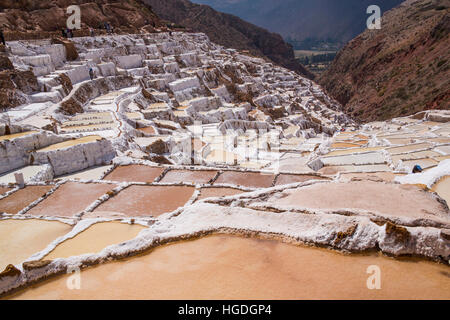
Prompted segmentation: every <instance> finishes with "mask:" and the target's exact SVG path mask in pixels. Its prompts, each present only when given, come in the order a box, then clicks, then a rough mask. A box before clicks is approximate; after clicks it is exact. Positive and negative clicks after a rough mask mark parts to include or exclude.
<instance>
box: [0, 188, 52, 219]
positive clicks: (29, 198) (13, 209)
mask: <svg viewBox="0 0 450 320" xmlns="http://www.w3.org/2000/svg"><path fill="white" fill-rule="evenodd" d="M52 187H53V186H28V187H25V188H24V189H21V190H19V191H17V192H14V193H13V194H12V195H10V196H8V197H6V198H4V199H2V200H0V212H6V213H10V214H16V213H18V212H19V211H20V210H22V209H23V208H25V207H26V206H28V205H29V204H30V203H32V202H34V201H36V200H37V199H39V198H40V197H42V196H44V195H45V194H46V193H47V192H49V191H50V190H51V189H52Z"/></svg>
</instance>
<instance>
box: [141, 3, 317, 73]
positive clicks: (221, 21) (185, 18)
mask: <svg viewBox="0 0 450 320" xmlns="http://www.w3.org/2000/svg"><path fill="white" fill-rule="evenodd" d="M142 1H143V2H144V3H146V4H148V5H150V6H151V7H152V9H153V10H154V11H155V12H156V14H158V15H159V16H160V17H161V18H163V19H166V20H169V21H171V22H174V23H175V24H177V25H181V26H184V27H187V28H190V29H192V30H194V31H197V32H204V33H206V34H207V35H208V36H209V38H210V39H211V41H213V42H215V43H218V44H221V45H223V46H225V47H229V48H234V49H238V50H248V51H249V52H250V53H251V54H253V55H256V56H259V57H266V58H269V59H270V60H272V61H273V62H275V63H277V64H279V65H281V66H283V67H285V68H288V69H291V70H294V71H296V72H298V73H299V74H301V75H303V76H306V77H308V78H310V79H312V78H313V77H314V76H313V75H312V74H311V73H310V72H309V71H308V70H307V69H306V68H305V67H303V66H302V65H301V64H300V63H298V62H297V61H296V60H295V57H294V51H293V49H292V46H291V45H290V44H288V43H286V42H285V41H284V40H283V38H282V37H281V36H280V35H279V34H276V33H271V32H269V31H267V30H265V29H263V28H260V27H257V26H255V25H253V24H251V23H248V22H246V21H244V20H242V19H240V18H238V17H236V16H233V15H230V14H225V13H221V12H218V11H215V10H214V9H212V8H211V7H209V6H206V5H198V4H194V3H192V2H190V1H187V0H142Z"/></svg>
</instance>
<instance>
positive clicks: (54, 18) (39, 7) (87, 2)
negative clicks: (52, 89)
mask: <svg viewBox="0 0 450 320" xmlns="http://www.w3.org/2000/svg"><path fill="white" fill-rule="evenodd" d="M71 5H79V6H80V8H81V26H82V29H84V31H85V32H86V31H87V28H86V27H92V28H99V26H100V25H101V24H102V23H104V22H109V23H110V24H111V25H112V26H113V27H114V28H115V30H116V31H118V32H120V31H121V30H122V31H129V32H133V31H137V30H139V29H140V28H143V27H145V26H146V25H147V26H148V27H149V28H151V27H153V26H160V25H162V22H161V20H160V19H159V18H158V17H157V16H156V15H155V14H154V13H153V12H152V11H151V10H150V8H149V7H148V6H146V5H144V4H143V3H141V2H140V1H135V0H121V1H119V0H76V1H74V0H19V1H15V0H2V1H1V2H0V27H1V28H3V29H4V31H5V33H6V37H7V40H14V39H20V38H23V37H24V34H25V37H26V35H27V34H28V35H29V36H30V37H31V36H32V35H35V37H39V36H40V35H41V36H43V37H45V36H46V35H47V33H50V32H55V31H59V30H61V29H62V28H65V27H66V21H67V18H68V17H69V14H67V12H66V10H67V7H69V6H71Z"/></svg>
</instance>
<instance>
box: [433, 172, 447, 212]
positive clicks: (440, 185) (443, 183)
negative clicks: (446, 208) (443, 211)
mask: <svg viewBox="0 0 450 320" xmlns="http://www.w3.org/2000/svg"><path fill="white" fill-rule="evenodd" d="M432 190H433V191H434V192H436V193H437V194H438V195H439V196H440V197H441V198H442V199H444V200H445V201H446V202H447V205H450V176H446V177H444V178H442V179H441V180H439V181H438V182H437V183H436V184H435V185H434V186H433V188H432Z"/></svg>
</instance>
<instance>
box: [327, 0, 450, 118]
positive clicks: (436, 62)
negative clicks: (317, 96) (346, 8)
mask: <svg viewBox="0 0 450 320" xmlns="http://www.w3.org/2000/svg"><path fill="white" fill-rule="evenodd" d="M449 12H450V1H448V0H434V1H425V0H419V1H413V0H410V1H409V0H408V1H405V2H404V3H403V4H402V5H400V6H399V7H398V8H395V9H393V10H391V11H389V12H387V13H386V14H385V15H384V16H383V18H382V29H381V30H367V31H365V32H364V33H362V34H361V35H359V36H358V37H356V38H355V39H353V40H352V41H351V42H349V43H348V45H347V46H346V47H345V48H344V49H342V50H341V51H340V52H339V54H338V55H337V57H336V59H335V61H334V62H333V64H332V66H331V67H330V69H329V70H327V72H325V73H324V74H323V75H322V76H321V78H320V80H319V82H320V83H321V84H322V85H323V87H324V88H325V89H326V90H327V91H328V92H329V93H330V94H331V95H332V96H333V97H334V98H336V99H337V100H338V101H339V102H341V103H342V105H343V106H344V107H345V111H346V112H347V113H348V114H349V115H352V116H353V117H355V118H357V119H359V120H361V121H363V122H367V121H371V120H386V119H390V118H392V117H396V116H405V115H410V114H414V113H416V112H419V111H422V110H427V109H449V108H450V80H449V79H450V70H449V59H448V58H449V50H448V48H449V31H450V16H449Z"/></svg>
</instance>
